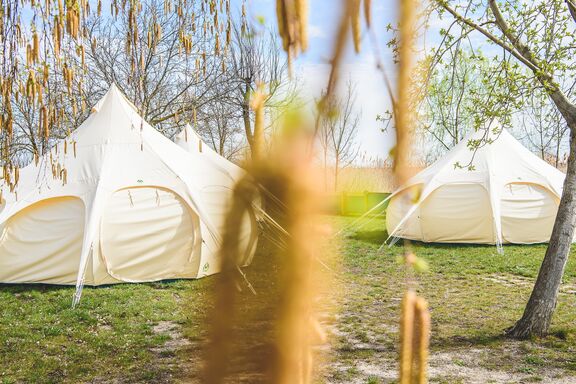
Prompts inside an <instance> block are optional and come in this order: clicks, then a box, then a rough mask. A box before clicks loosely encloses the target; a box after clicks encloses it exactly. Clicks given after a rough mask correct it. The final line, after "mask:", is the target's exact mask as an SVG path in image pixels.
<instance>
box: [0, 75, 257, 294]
mask: <svg viewBox="0 0 576 384" xmlns="http://www.w3.org/2000/svg"><path fill="white" fill-rule="evenodd" d="M241 174H242V172H241V171H238V172H236V173H235V174H230V172H226V171H225V170H223V169H221V167H218V166H216V165H215V164H213V163H212V162H211V161H208V159H206V158H205V157H203V156H199V155H198V154H194V153H190V152H187V151H185V150H183V149H182V148H180V147H179V146H178V145H176V144H174V143H173V142H171V141H170V140H169V139H167V138H166V137H164V136H163V135H162V134H160V133H159V132H158V131H156V130H155V129H154V128H153V127H151V126H150V125H149V124H148V123H146V122H145V121H144V120H143V119H142V118H141V117H140V116H139V115H138V113H137V111H136V109H135V108H134V106H133V105H132V104H131V103H130V102H129V101H128V100H127V99H126V98H125V97H124V95H122V94H121V92H120V91H119V90H118V89H117V87H116V86H115V85H112V87H111V88H110V90H109V91H108V92H107V94H106V95H105V96H104V97H103V98H102V99H101V100H100V101H99V102H98V103H97V105H96V106H95V107H94V108H93V113H92V114H91V115H90V116H89V117H88V119H86V121H85V122H84V123H83V124H82V125H81V126H80V127H79V128H78V129H77V130H75V131H74V132H73V133H72V134H71V135H69V137H67V138H66V139H64V140H61V141H60V142H58V143H57V145H55V146H54V147H53V148H52V150H51V151H50V152H49V153H47V154H45V155H44V156H42V157H41V158H40V159H39V161H38V162H37V163H32V164H30V165H28V166H26V167H24V168H22V169H21V170H20V178H19V183H18V185H17V187H16V188H15V190H14V191H13V192H10V191H9V190H7V188H6V187H3V191H2V196H3V206H2V210H1V211H0V229H1V237H0V282H3V283H52V284H76V286H77V296H76V301H77V300H78V299H79V294H80V292H81V288H82V286H83V285H84V284H89V285H101V284H112V283H119V282H144V281H155V280H161V279H173V278H197V277H202V276H206V275H209V274H212V273H215V272H218V267H219V263H218V261H217V252H218V248H219V243H220V239H221V232H222V227H221V225H219V224H220V222H221V218H222V217H223V215H224V214H225V212H226V210H227V207H228V202H227V199H228V198H229V196H230V194H229V193H226V192H225V190H230V189H231V188H232V186H233V184H234V182H235V181H236V180H237V179H238V178H239V176H240V175H241ZM251 236H255V234H253V233H251ZM249 256H251V254H250V255H249ZM248 261H249V257H247V258H246V259H245V260H243V261H240V262H241V264H244V263H246V262H248Z"/></svg>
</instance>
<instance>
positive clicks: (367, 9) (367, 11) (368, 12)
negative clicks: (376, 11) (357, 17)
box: [364, 0, 372, 28]
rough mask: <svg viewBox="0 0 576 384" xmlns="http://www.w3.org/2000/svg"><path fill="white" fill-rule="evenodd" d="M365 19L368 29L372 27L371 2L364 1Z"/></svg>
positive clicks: (368, 0) (369, 0)
mask: <svg viewBox="0 0 576 384" xmlns="http://www.w3.org/2000/svg"><path fill="white" fill-rule="evenodd" d="M364 18H365V19H366V25H367V26H368V28H370V26H371V25H372V6H371V0H364Z"/></svg>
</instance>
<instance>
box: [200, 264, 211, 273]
mask: <svg viewBox="0 0 576 384" xmlns="http://www.w3.org/2000/svg"><path fill="white" fill-rule="evenodd" d="M209 268H210V264H208V263H206V264H204V267H202V270H203V271H204V272H208V269H209Z"/></svg>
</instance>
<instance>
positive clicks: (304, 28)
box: [295, 0, 308, 51]
mask: <svg viewBox="0 0 576 384" xmlns="http://www.w3.org/2000/svg"><path fill="white" fill-rule="evenodd" d="M295 3H296V17H297V18H298V27H299V34H300V36H299V37H300V48H301V49H302V51H306V50H307V49H308V0H295Z"/></svg>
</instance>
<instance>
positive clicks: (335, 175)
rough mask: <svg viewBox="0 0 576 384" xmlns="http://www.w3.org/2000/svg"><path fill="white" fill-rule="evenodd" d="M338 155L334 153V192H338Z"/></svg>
mask: <svg viewBox="0 0 576 384" xmlns="http://www.w3.org/2000/svg"><path fill="white" fill-rule="evenodd" d="M338 157H339V155H338V154H337V155H336V162H335V164H334V192H338V168H339V167H340V161H339V159H338Z"/></svg>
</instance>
